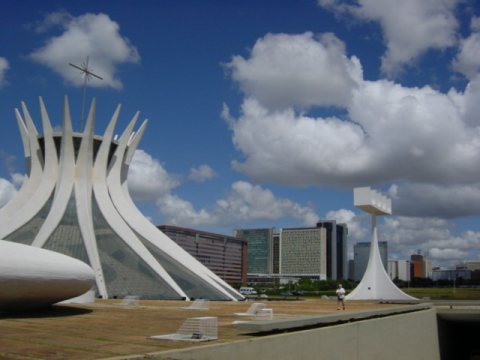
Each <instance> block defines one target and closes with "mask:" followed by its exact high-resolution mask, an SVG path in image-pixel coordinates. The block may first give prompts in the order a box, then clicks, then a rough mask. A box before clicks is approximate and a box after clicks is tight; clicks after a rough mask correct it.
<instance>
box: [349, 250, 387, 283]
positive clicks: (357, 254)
mask: <svg viewBox="0 0 480 360" xmlns="http://www.w3.org/2000/svg"><path fill="white" fill-rule="evenodd" d="M378 247H379V249H380V257H381V258H382V263H383V266H384V268H385V271H388V244H387V242H386V241H379V242H378ZM369 256H370V242H358V243H356V244H355V245H354V246H353V264H354V265H353V266H354V270H353V274H354V278H353V279H354V280H355V281H360V280H361V279H362V277H363V274H364V273H365V270H366V269H367V265H368V258H369Z"/></svg>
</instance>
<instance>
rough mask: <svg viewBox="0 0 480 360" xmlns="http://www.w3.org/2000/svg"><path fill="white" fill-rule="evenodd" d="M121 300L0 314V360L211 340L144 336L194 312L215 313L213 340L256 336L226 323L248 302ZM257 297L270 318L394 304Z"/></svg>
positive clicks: (137, 350) (140, 350) (97, 355)
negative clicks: (203, 304)
mask: <svg viewBox="0 0 480 360" xmlns="http://www.w3.org/2000/svg"><path fill="white" fill-rule="evenodd" d="M121 302H122V300H97V301H96V302H95V303H94V304H84V305H73V304H69V305H56V306H53V307H52V308H50V309H45V310H41V311H37V312H31V313H17V314H12V313H10V314H8V313H3V314H2V313H0V334H1V336H0V359H2V360H3V359H101V358H108V357H115V356H128V355H134V354H147V353H152V352H159V351H165V350H173V349H181V348H185V347H190V346H203V345H205V344H212V342H203V343H194V342H183V341H168V340H153V339H150V336H153V335H163V334H170V333H175V332H176V331H177V330H178V328H179V327H180V326H181V325H182V323H183V321H184V320H185V319H187V318H190V317H198V316H216V317H218V340H215V341H214V343H223V342H230V341H234V340H242V339H248V338H249V337H254V336H256V335H254V334H252V333H251V330H247V329H245V330H242V329H239V328H238V327H236V326H234V325H233V324H232V323H233V322H234V321H238V320H249V318H245V317H238V316H236V315H234V313H236V312H245V311H246V310H247V309H248V308H249V306H250V305H251V304H252V303H253V302H252V301H249V302H210V303H209V309H208V310H187V309H185V308H184V307H186V306H188V305H190V303H188V302H183V301H158V300H157V301H154V300H141V301H139V302H138V304H137V305H131V306H123V305H121ZM263 302H264V303H265V305H266V306H267V307H268V308H271V309H273V314H274V319H275V320H279V319H295V318H298V317H304V316H319V315H322V314H325V315H328V314H330V315H331V314H336V313H345V314H346V313H349V312H352V313H353V312H358V311H366V310H384V309H389V308H393V307H398V306H399V305H398V304H379V303H378V302H373V301H354V302H353V301H352V302H347V309H346V310H345V311H337V310H336V301H335V300H326V299H306V300H300V301H263ZM404 306H409V305H404Z"/></svg>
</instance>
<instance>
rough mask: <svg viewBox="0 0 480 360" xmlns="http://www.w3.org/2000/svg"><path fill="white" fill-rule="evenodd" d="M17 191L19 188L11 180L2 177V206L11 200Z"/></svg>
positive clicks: (0, 197) (0, 190)
mask: <svg viewBox="0 0 480 360" xmlns="http://www.w3.org/2000/svg"><path fill="white" fill-rule="evenodd" d="M16 193H17V189H16V188H15V186H14V185H13V184H12V183H11V182H10V181H8V180H5V179H3V178H0V207H2V206H3V205H5V204H6V203H7V202H8V201H10V199H11V198H13V196H14V195H15V194H16Z"/></svg>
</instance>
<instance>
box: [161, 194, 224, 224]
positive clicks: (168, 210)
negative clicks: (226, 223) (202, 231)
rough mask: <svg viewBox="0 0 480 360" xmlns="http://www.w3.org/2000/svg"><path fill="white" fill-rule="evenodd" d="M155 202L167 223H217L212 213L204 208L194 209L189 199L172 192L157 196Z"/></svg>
mask: <svg viewBox="0 0 480 360" xmlns="http://www.w3.org/2000/svg"><path fill="white" fill-rule="evenodd" d="M156 204H157V207H158V209H159V211H160V213H161V214H162V215H163V216H164V217H165V220H166V222H167V223H168V224H173V225H179V226H185V227H192V226H199V225H201V226H206V225H215V224H217V223H218V218H217V217H216V216H215V215H214V214H212V213H210V212H208V211H207V210H205V209H200V210H195V208H194V206H193V204H192V203H191V202H190V201H188V200H185V199H182V198H180V197H178V196H176V195H173V194H166V195H164V196H161V197H159V198H158V199H157V201H156Z"/></svg>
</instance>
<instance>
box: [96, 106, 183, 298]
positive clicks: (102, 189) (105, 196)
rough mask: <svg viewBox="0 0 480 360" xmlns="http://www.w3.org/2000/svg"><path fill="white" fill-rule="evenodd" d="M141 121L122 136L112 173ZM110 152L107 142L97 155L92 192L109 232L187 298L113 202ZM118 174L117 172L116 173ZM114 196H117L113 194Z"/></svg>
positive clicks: (131, 124) (128, 128)
mask: <svg viewBox="0 0 480 360" xmlns="http://www.w3.org/2000/svg"><path fill="white" fill-rule="evenodd" d="M137 118H138V113H137V114H136V115H135V116H134V117H133V119H132V120H131V121H130V123H129V124H128V126H127V128H126V129H125V131H124V133H123V134H122V136H121V138H120V140H119V141H118V145H117V149H116V150H115V153H114V155H113V158H112V159H111V162H110V166H109V167H110V169H109V172H110V171H112V169H115V168H116V167H121V166H122V163H123V158H124V156H125V149H126V144H127V141H128V138H129V137H130V134H131V132H132V129H133V126H134V125H135V122H136V120H137ZM109 148H110V142H109V141H108V142H107V141H105V137H104V141H103V142H102V144H101V148H100V149H99V153H98V154H97V159H96V160H95V164H94V182H93V191H94V194H95V199H96V200H97V204H98V207H99V209H100V212H101V213H102V214H103V216H104V218H105V220H106V221H107V223H108V225H109V226H110V228H111V229H112V230H113V231H114V232H115V233H116V234H117V235H118V237H119V238H120V239H121V240H122V241H123V242H124V243H125V244H126V245H127V246H128V247H129V248H130V249H132V251H134V252H135V254H137V255H138V256H139V257H140V258H141V259H142V260H143V261H145V263H146V264H147V265H148V266H149V267H150V268H151V269H152V270H153V271H154V272H155V273H156V274H157V275H158V276H159V277H160V278H161V279H163V281H164V282H165V283H166V284H167V285H168V286H170V288H171V289H172V290H173V291H174V292H175V293H177V294H178V296H179V297H184V298H188V296H187V294H185V292H184V291H183V290H182V289H181V288H180V287H179V286H178V285H177V283H176V282H175V281H174V280H173V279H172V277H171V276H170V275H169V274H168V272H167V271H166V270H165V269H164V268H163V266H162V265H160V263H158V261H157V260H156V259H155V257H154V256H153V255H152V254H151V253H150V252H149V251H148V249H147V248H146V247H145V245H143V243H142V242H141V241H140V239H138V238H137V236H136V235H135V233H134V232H133V231H132V229H130V227H129V226H128V225H127V224H126V223H125V221H124V219H123V218H122V216H121V215H120V214H119V213H118V211H117V209H116V208H115V206H114V204H113V202H112V196H115V194H111V193H109V189H108V187H107V170H106V169H107V161H108V153H109ZM115 171H116V170H114V172H115ZM114 193H115V192H114Z"/></svg>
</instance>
